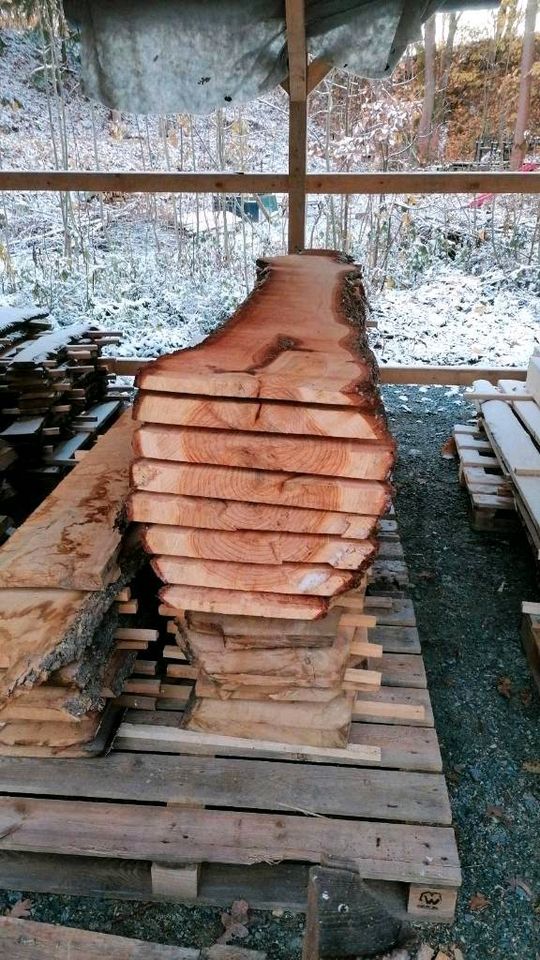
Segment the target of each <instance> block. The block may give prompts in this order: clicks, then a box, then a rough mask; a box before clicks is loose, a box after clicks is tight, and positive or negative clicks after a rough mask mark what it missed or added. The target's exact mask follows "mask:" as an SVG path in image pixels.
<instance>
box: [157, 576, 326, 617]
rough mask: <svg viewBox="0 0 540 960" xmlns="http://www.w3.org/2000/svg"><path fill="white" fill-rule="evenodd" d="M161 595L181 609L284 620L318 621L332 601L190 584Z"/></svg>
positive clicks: (163, 588) (173, 587)
mask: <svg viewBox="0 0 540 960" xmlns="http://www.w3.org/2000/svg"><path fill="white" fill-rule="evenodd" d="M159 596H160V598H161V600H162V601H163V602H164V603H166V604H168V605H169V606H170V607H172V608H173V609H174V608H176V609H177V610H178V611H180V612H182V611H183V610H201V611H206V612H208V613H227V614H229V613H235V614H239V615H240V616H245V615H254V616H259V617H272V618H276V619H283V620H299V619H304V620H318V619H319V617H323V616H324V614H325V613H326V611H327V610H328V601H327V600H326V599H325V598H324V597H322V596H309V597H308V596H291V595H288V594H280V593H261V592H254V591H242V590H222V589H217V588H216V587H201V586H188V585H187V584H183V585H181V586H166V587H162V588H161V590H160V592H159Z"/></svg>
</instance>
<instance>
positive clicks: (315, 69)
mask: <svg viewBox="0 0 540 960" xmlns="http://www.w3.org/2000/svg"><path fill="white" fill-rule="evenodd" d="M332 66H333V65H332V64H331V63H329V61H328V60H323V59H322V57H321V58H320V59H319V60H312V61H311V63H308V66H307V82H306V87H307V93H308V95H309V94H310V93H312V92H313V90H315V87H318V85H319V84H320V83H321V81H322V80H324V78H325V77H326V75H327V74H328V73H330V71H331V69H332ZM281 86H282V87H283V89H284V90H285V93H289V78H288V77H286V78H285V80H284V81H283V83H282V84H281Z"/></svg>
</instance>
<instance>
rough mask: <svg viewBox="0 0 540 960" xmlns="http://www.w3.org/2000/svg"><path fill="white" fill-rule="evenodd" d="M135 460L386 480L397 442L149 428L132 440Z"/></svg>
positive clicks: (164, 427)
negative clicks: (300, 471) (144, 459)
mask: <svg viewBox="0 0 540 960" xmlns="http://www.w3.org/2000/svg"><path fill="white" fill-rule="evenodd" d="M133 450H134V453H135V456H138V457H142V458H146V459H148V460H166V461H171V460H172V461H174V462H176V461H179V462H183V463H196V464H214V465H215V466H223V467H242V468H247V469H252V470H270V471H276V470H280V471H281V470H283V471H286V472H289V473H293V474H297V473H298V471H299V469H301V470H302V473H309V474H314V475H317V476H329V477H350V478H354V479H357V480H386V479H387V478H388V475H389V473H390V471H391V469H392V465H393V462H394V444H393V443H392V441H391V440H390V438H389V437H388V438H387V440H386V442H383V441H380V442H373V441H362V440H333V439H331V438H329V437H324V438H317V437H301V436H279V437H278V436H276V435H274V434H271V433H268V434H262V435H254V434H252V433H237V432H235V431H232V430H228V431H227V430H204V429H198V428H196V427H194V428H191V427H169V426H155V425H153V424H145V425H144V426H143V427H141V428H140V429H139V430H137V431H136V433H135V435H134V437H133Z"/></svg>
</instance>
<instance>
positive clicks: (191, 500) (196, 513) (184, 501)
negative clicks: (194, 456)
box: [127, 490, 378, 540]
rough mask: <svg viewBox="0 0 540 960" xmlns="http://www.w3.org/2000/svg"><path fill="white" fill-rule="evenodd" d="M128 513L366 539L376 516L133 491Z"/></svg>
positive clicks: (212, 526)
mask: <svg viewBox="0 0 540 960" xmlns="http://www.w3.org/2000/svg"><path fill="white" fill-rule="evenodd" d="M127 509H128V516H129V519H130V520H134V521H136V522H138V523H154V524H168V525H172V526H178V527H182V526H187V527H196V528H198V529H207V530H218V531H219V530H222V531H231V532H240V531H242V530H247V531H249V530H274V531H277V530H279V531H281V532H282V533H303V534H319V535H321V536H335V537H344V538H346V539H348V540H365V539H367V538H369V537H370V536H371V535H372V534H373V533H374V531H375V528H376V526H377V519H378V518H377V517H376V516H372V517H370V516H360V515H358V514H352V513H332V512H331V511H326V510H314V509H308V510H306V509H303V508H302V507H286V506H279V505H278V504H262V503H243V502H242V501H239V500H210V499H207V498H205V497H202V496H201V497H187V496H182V495H180V494H174V493H152V492H147V491H145V490H136V491H133V492H132V493H131V495H130V497H129V499H128V507H127Z"/></svg>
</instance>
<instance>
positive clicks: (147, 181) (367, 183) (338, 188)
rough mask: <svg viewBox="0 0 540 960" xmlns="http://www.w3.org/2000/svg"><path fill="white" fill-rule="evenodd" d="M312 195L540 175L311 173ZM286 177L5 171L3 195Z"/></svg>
mask: <svg viewBox="0 0 540 960" xmlns="http://www.w3.org/2000/svg"><path fill="white" fill-rule="evenodd" d="M305 185H306V193H308V194H310V193H311V194H319V193H322V194H330V193H332V194H351V195H355V194H357V195H361V194H364V195H366V196H369V195H378V194H384V193H391V194H409V193H419V194H432V193H438V194H443V195H444V194H456V193H457V194H459V193H471V194H475V193H495V194H504V193H508V194H512V193H514V194H537V193H540V173H519V172H518V173H515V172H509V171H501V172H499V171H495V172H492V173H488V172H481V173H477V172H470V173H461V172H459V173H424V172H416V173H308V174H306V178H305ZM288 188H289V175H288V174H287V173H220V172H219V171H218V172H211V173H169V172H166V171H157V170H154V171H149V172H146V173H145V172H143V171H134V172H129V173H127V172H126V173H101V172H98V171H95V170H73V171H67V170H1V171H0V191H6V190H19V191H31V192H34V191H44V190H45V191H46V190H49V191H53V192H54V191H65V190H73V191H76V190H80V191H85V192H92V191H95V192H99V191H107V192H108V191H113V192H117V193H287V191H288Z"/></svg>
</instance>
